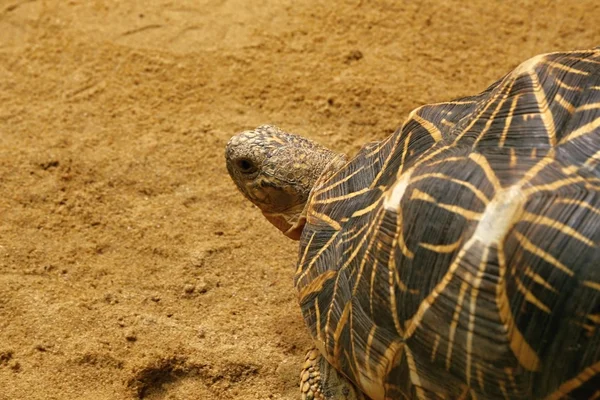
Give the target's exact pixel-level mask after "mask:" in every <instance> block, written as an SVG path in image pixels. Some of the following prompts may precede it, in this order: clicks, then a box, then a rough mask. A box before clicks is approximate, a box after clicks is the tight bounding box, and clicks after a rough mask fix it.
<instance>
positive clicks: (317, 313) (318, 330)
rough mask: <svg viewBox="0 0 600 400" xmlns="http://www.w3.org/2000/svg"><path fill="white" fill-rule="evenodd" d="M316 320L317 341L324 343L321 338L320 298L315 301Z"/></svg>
mask: <svg viewBox="0 0 600 400" xmlns="http://www.w3.org/2000/svg"><path fill="white" fill-rule="evenodd" d="M315 319H316V320H317V321H316V323H317V339H319V340H322V341H324V340H323V337H322V336H321V310H320V309H319V298H316V299H315Z"/></svg>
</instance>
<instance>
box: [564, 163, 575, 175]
mask: <svg viewBox="0 0 600 400" xmlns="http://www.w3.org/2000/svg"><path fill="white" fill-rule="evenodd" d="M579 168H580V167H578V166H575V165H569V166H568V167H562V168H561V171H562V173H563V174H565V175H573V174H575V173H577V171H579Z"/></svg>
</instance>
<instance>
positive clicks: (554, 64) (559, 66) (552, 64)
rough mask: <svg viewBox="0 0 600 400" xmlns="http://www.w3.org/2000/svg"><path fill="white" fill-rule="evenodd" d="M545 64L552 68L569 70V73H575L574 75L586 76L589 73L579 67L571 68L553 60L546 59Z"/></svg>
mask: <svg viewBox="0 0 600 400" xmlns="http://www.w3.org/2000/svg"><path fill="white" fill-rule="evenodd" d="M546 64H547V65H548V66H550V67H552V68H556V69H560V70H561V71H566V72H570V73H572V74H575V75H585V76H587V75H589V74H590V73H589V72H586V71H582V70H580V69H576V68H573V67H569V66H566V65H563V64H560V63H557V62H554V61H546Z"/></svg>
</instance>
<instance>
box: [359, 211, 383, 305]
mask: <svg viewBox="0 0 600 400" xmlns="http://www.w3.org/2000/svg"><path fill="white" fill-rule="evenodd" d="M383 216H384V213H383V207H382V208H381V209H380V210H379V211H378V212H377V215H376V216H375V219H374V223H373V225H372V226H379V224H380V223H381V220H382V219H383ZM365 226H368V225H365ZM376 238H377V235H375V234H374V235H372V236H371V240H370V241H369V244H368V245H367V249H366V250H365V255H364V256H363V258H362V260H361V262H360V265H359V267H358V273H357V274H356V284H355V285H354V289H352V296H354V295H356V291H357V290H358V285H359V283H360V280H361V279H362V274H363V270H364V268H365V265H366V263H367V255H368V254H369V250H370V249H371V246H373V243H374V242H375V239H376ZM376 265H377V262H375V263H374V264H373V268H376ZM371 298H372V297H371Z"/></svg>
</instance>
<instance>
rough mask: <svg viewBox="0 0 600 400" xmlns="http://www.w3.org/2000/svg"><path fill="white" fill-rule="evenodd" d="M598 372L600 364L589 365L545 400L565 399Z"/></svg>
mask: <svg viewBox="0 0 600 400" xmlns="http://www.w3.org/2000/svg"><path fill="white" fill-rule="evenodd" d="M599 372H600V362H597V363H595V364H593V365H590V366H589V367H587V368H586V369H584V370H583V371H581V372H580V373H579V375H577V376H576V377H574V378H573V379H569V380H568V381H566V382H564V383H563V384H562V385H560V386H559V387H558V390H557V391H556V392H554V393H552V394H551V395H550V396H548V397H546V400H559V399H562V398H564V397H566V396H567V395H568V394H569V393H571V392H572V391H573V390H575V389H577V388H578V387H580V386H581V385H583V384H584V383H586V382H587V381H589V380H590V379H592V378H593V377H594V376H596V375H597V374H598V373H599Z"/></svg>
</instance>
